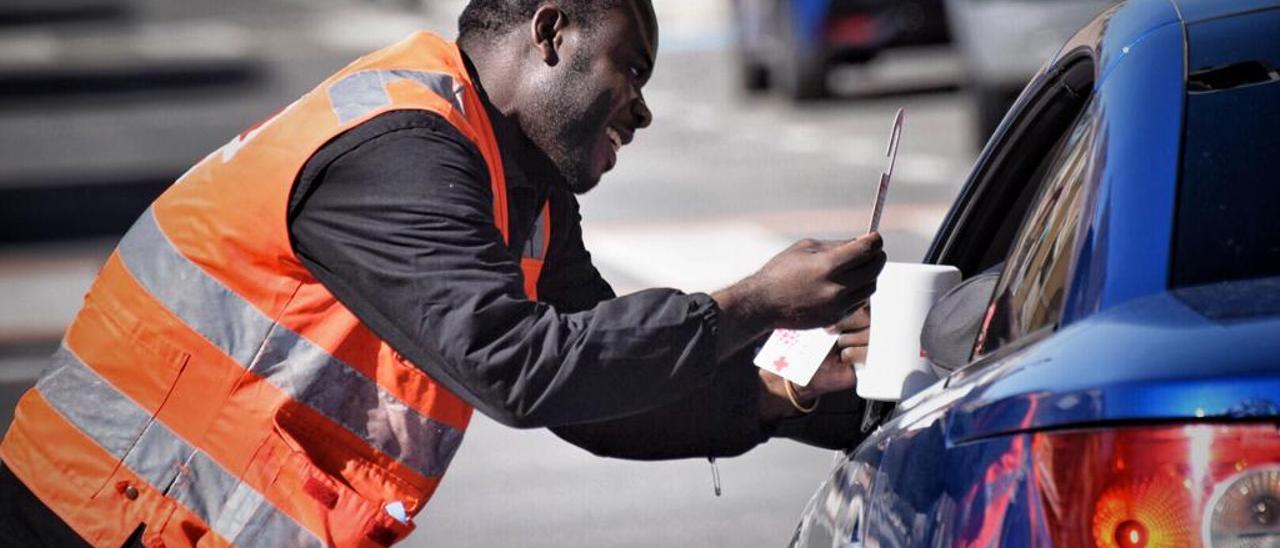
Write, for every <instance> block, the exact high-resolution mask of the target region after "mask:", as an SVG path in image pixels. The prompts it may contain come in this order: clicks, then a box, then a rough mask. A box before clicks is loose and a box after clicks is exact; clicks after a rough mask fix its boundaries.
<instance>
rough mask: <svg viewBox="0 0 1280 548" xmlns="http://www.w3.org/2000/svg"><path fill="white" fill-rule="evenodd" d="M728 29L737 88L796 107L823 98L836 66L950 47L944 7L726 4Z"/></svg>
mask: <svg viewBox="0 0 1280 548" xmlns="http://www.w3.org/2000/svg"><path fill="white" fill-rule="evenodd" d="M733 21H734V26H735V31H736V34H737V38H738V61H739V65H740V66H739V68H740V71H741V77H742V85H743V87H744V88H745V89H747V90H748V91H761V90H764V89H767V88H770V87H776V88H777V89H779V90H781V91H782V93H784V94H785V95H786V96H788V97H790V98H792V99H795V100H805V99H816V98H821V97H824V96H826V95H828V93H829V87H828V85H827V75H828V72H829V71H830V69H831V67H833V66H835V65H839V64H846V63H866V62H868V61H870V60H871V59H872V58H873V57H875V56H876V54H877V53H879V52H880V51H881V50H882V49H884V48H887V47H897V46H910V45H927V44H938V43H945V42H947V41H948V40H949V39H950V38H949V32H950V31H949V29H948V27H947V22H946V15H945V13H944V7H943V0H733Z"/></svg>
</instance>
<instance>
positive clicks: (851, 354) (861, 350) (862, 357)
mask: <svg viewBox="0 0 1280 548" xmlns="http://www.w3.org/2000/svg"><path fill="white" fill-rule="evenodd" d="M866 361H867V347H865V346H859V347H854V348H845V349H842V350H840V363H842V364H845V365H853V364H855V363H864V362H866Z"/></svg>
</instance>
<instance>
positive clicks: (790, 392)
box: [782, 379, 822, 415]
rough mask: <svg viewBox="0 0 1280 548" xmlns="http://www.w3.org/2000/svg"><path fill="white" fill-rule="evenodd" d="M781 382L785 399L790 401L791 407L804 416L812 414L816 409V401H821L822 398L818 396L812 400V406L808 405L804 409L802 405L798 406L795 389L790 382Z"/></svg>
mask: <svg viewBox="0 0 1280 548" xmlns="http://www.w3.org/2000/svg"><path fill="white" fill-rule="evenodd" d="M782 382H783V385H782V388H783V390H784V391H785V392H786V393H787V399H788V400H790V401H791V406H792V407H795V408H796V409H797V410H799V411H800V412H801V413H804V414H806V415H807V414H809V413H812V412H813V410H814V409H817V408H818V401H820V400H821V399H822V396H818V397H817V398H814V400H813V405H810V406H809V407H808V408H806V407H804V406H803V405H800V397H799V396H796V388H795V386H794V385H792V384H791V381H789V380H786V379H783V381H782Z"/></svg>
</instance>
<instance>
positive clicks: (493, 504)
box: [0, 0, 974, 546]
mask: <svg viewBox="0 0 1280 548" xmlns="http://www.w3.org/2000/svg"><path fill="white" fill-rule="evenodd" d="M657 4H658V8H657V9H658V11H659V15H660V18H661V19H662V25H663V27H662V28H663V35H662V42H661V43H662V45H661V48H662V49H661V51H660V54H659V60H658V67H657V73H656V74H655V76H654V79H653V81H652V83H651V84H650V85H649V86H648V87H647V88H646V95H647V99H648V102H649V104H650V106H651V108H652V109H653V111H654V113H655V121H654V124H653V126H652V127H651V128H649V129H645V130H642V131H640V132H639V133H638V134H637V136H636V140H635V142H634V143H632V144H631V145H630V146H628V147H627V148H625V149H624V150H623V151H622V152H621V154H620V158H619V165H618V167H617V168H616V169H615V171H614V172H613V173H610V174H609V175H607V176H606V178H605V180H604V182H603V183H602V185H601V187H600V188H598V189H597V190H595V191H593V192H592V193H590V194H589V195H587V196H586V197H584V199H583V213H584V217H585V221H584V222H585V225H586V233H587V241H588V245H589V247H590V249H591V250H592V251H593V254H594V257H595V259H596V262H597V264H598V266H599V267H600V269H601V271H602V272H604V274H605V275H606V277H607V278H609V279H610V280H611V281H613V282H614V285H615V287H616V288H617V289H618V290H619V292H621V293H625V292H629V291H633V290H636V289H640V288H644V287H650V286H655V285H661V286H674V287H679V288H682V289H686V290H689V291H697V290H702V291H708V290H714V289H717V288H719V287H722V286H724V285H726V284H728V283H731V282H733V281H734V280H736V279H738V278H741V277H742V276H745V275H747V274H749V273H750V272H751V271H752V270H753V269H754V268H756V267H758V266H759V265H760V264H762V263H763V261H764V260H765V259H767V258H768V257H769V256H771V255H772V254H773V253H775V252H777V251H778V250H780V249H782V248H783V247H785V246H786V245H787V244H788V243H790V242H791V241H793V240H795V239H797V238H801V237H822V238H840V237H850V236H854V235H857V234H859V233H861V232H862V231H863V230H865V226H866V223H867V221H868V216H869V209H868V208H869V202H870V201H871V198H872V192H873V184H874V182H875V180H876V176H877V174H878V172H879V170H880V169H881V167H882V166H883V153H884V148H883V147H884V140H885V138H886V136H887V131H888V128H889V123H890V120H891V117H892V115H893V112H894V111H895V110H896V109H897V108H898V107H899V106H904V107H905V108H906V109H907V116H906V125H905V131H904V134H903V139H902V145H901V156H900V159H899V164H898V169H897V174H896V176H895V182H894V187H893V188H892V190H891V193H890V196H889V202H888V203H889V205H888V208H887V212H886V214H885V219H884V224H883V232H884V234H885V239H886V245H887V249H888V251H889V254H890V258H891V260H898V261H914V260H918V259H919V258H920V256H921V254H922V253H923V251H924V249H925V247H926V246H927V244H928V240H929V238H930V237H931V235H932V233H933V230H934V229H935V227H936V225H937V223H938V221H939V220H940V219H941V217H942V215H943V214H945V212H946V207H947V205H948V204H949V203H950V201H951V198H952V197H953V196H954V194H955V192H956V191H957V190H958V187H959V184H960V183H961V182H962V178H963V175H964V173H965V172H966V170H967V168H968V165H969V162H970V161H971V158H972V154H973V148H974V147H973V144H972V143H971V142H970V130H969V127H968V124H969V116H970V113H969V107H968V105H967V104H966V103H965V102H964V100H963V97H962V96H961V95H959V94H957V93H955V92H953V91H945V90H947V89H948V88H950V87H953V86H954V84H955V79H956V68H955V65H954V60H953V59H952V58H951V57H950V56H951V53H950V52H947V51H943V50H935V51H929V52H915V53H901V54H898V53H895V54H893V55H890V56H888V57H887V58H886V59H883V60H881V61H878V62H877V63H874V64H873V65H872V66H870V67H867V68H865V69H850V70H846V71H843V72H841V73H839V74H837V75H836V80H837V83H838V84H839V85H838V89H839V90H841V93H840V96H839V97H838V98H836V99H834V100H830V101H824V102H819V103H816V104H812V105H806V106H803V107H795V106H792V105H790V104H788V103H786V102H784V101H782V100H780V99H777V98H773V97H769V96H762V97H746V96H743V95H742V94H740V93H739V92H738V91H737V90H736V89H735V88H734V87H733V83H734V81H735V80H734V74H733V73H732V64H731V63H732V54H731V52H730V51H729V49H728V38H729V33H728V30H727V28H726V27H725V26H724V23H723V20H722V18H723V15H724V9H723V6H719V5H718V4H714V3H711V2H705V3H704V2H696V3H695V2H680V1H678V0H660V1H658V2H657ZM137 5H138V6H141V8H140V9H139V12H140V13H144V14H145V17H143V18H142V20H141V23H139V24H143V23H145V24H148V25H154V26H155V27H154V28H157V29H164V28H165V27H166V26H173V25H179V24H183V25H188V24H191V21H195V22H197V23H199V24H198V25H196V26H189V27H184V28H196V29H203V30H199V31H198V32H202V33H204V34H202V35H200V36H213V35H216V34H217V33H222V34H221V35H222V36H224V37H229V38H227V39H228V40H231V41H233V42H237V44H236V45H235V47H234V48H228V49H227V52H228V53H227V54H228V55H231V56H233V57H236V56H238V57H236V58H240V59H243V60H247V61H251V62H252V64H254V66H255V67H257V68H256V69H255V70H257V71H259V72H257V73H255V74H256V76H254V77H253V78H250V79H248V80H244V81H235V82H228V83H225V85H211V86H209V87H207V88H202V89H182V88H175V89H164V90H153V91H150V92H147V91H144V92H138V91H136V90H135V91H128V90H125V91H119V90H117V91H112V92H111V93H108V94H105V95H101V96H99V95H85V96H78V95H74V94H73V95H68V96H65V97H37V98H34V99H32V100H31V101H30V102H23V101H15V99H13V98H12V97H9V98H3V97H0V186H3V185H5V184H8V185H36V186H39V185H42V184H43V185H49V184H54V183H57V184H72V185H76V184H79V185H92V184H94V181H104V183H103V184H108V185H110V184H111V182H112V181H119V180H121V179H129V177H130V176H133V175H137V174H142V175H146V177H142V176H141V175H139V176H138V177H137V178H140V179H147V178H148V177H149V178H150V179H148V180H151V179H155V180H159V181H160V183H155V184H163V181H164V180H166V178H171V177H172V176H174V175H176V174H177V173H179V172H180V171H181V170H182V169H183V168H185V166H186V165H188V164H190V163H192V162H194V161H195V160H197V159H198V158H199V157H201V156H203V154H205V153H207V152H208V151H209V150H212V149H213V148H215V147H217V146H218V145H220V144H221V143H222V142H224V141H226V140H227V139H228V138H230V136H231V135H233V134H235V133H236V132H238V131H239V130H240V129H241V128H242V127H244V126H247V125H248V124H250V123H252V122H253V121H254V120H256V119H258V118H260V117H262V116H265V115H267V114H270V113H271V112H272V111H274V110H275V109H276V108H279V107H280V106H282V105H283V104H285V103H287V102H288V101H290V100H292V98H294V97H296V96H297V95H299V94H301V93H302V92H304V91H306V90H307V89H308V88H309V87H310V86H311V85H314V83H315V82H317V81H319V80H320V79H321V78H323V77H324V76H326V75H327V74H328V73H330V72H332V71H334V70H336V69H337V68H340V67H341V66H342V65H343V64H345V62H347V61H349V60H350V59H351V58H352V57H353V56H355V55H358V54H359V53H361V52H364V51H366V50H370V49H373V48H376V47H378V46H379V45H381V44H384V43H388V42H390V41H393V40H395V39H397V38H399V37H400V36H402V35H404V34H405V33H407V32H409V31H410V30H412V29H414V28H427V29H430V30H435V31H438V32H443V33H446V34H451V33H452V26H453V19H454V18H455V17H456V14H457V13H458V11H459V10H460V9H461V6H462V2H459V1H449V2H434V3H432V2H428V5H427V6H426V9H425V15H422V14H421V12H417V13H415V14H413V15H410V14H408V13H407V12H404V11H401V10H400V9H399V8H396V7H394V4H393V3H377V4H372V5H370V4H353V3H347V2H343V1H338V0H329V1H323V2H303V1H301V0H296V1H282V0H277V1H276V2H252V1H249V0H239V1H232V2H218V3H192V2H184V3H182V4H180V5H174V4H173V3H171V2H164V1H161V0H149V1H147V2H139V3H137ZM197 11H201V12H203V13H197ZM15 32H17V31H14V30H2V29H0V42H2V43H6V44H14V43H22V42H21V41H20V40H19V41H18V42H14V41H12V40H14V39H15V38H14V33H15ZM23 32H29V31H23ZM40 32H44V31H37V32H36V33H35V34H34V35H30V34H29V35H28V36H27V37H26V39H27V40H35V41H36V42H39V41H40V40H42V39H41V38H39V36H40ZM156 32H160V33H161V34H162V35H163V36H167V35H164V34H163V32H162V31H156ZM46 34H47V33H46ZM32 36H35V38H32ZM22 38H23V37H22V36H18V37H17V39H22ZM5 40H10V41H8V42H5ZM161 43H163V40H161ZM27 45H28V46H29V47H34V46H30V44H27ZM131 47H132V46H131ZM144 47H150V46H144ZM6 60H7V59H5V58H3V56H2V55H0V61H6ZM4 66H7V65H4V64H3V63H0V69H2V68H3V67H4ZM938 90H943V91H938ZM926 92H927V93H926ZM48 181H53V182H54V183H50V182H48ZM86 181H87V182H86ZM107 188H108V189H113V188H116V187H111V186H108V187H107ZM0 192H3V188H0ZM6 207H17V206H14V205H13V204H10V205H8V206H6ZM83 215H92V211H88V212H84V213H83ZM113 241H114V237H113V236H112V235H110V234H108V235H105V236H104V237H101V238H90V239H83V238H80V239H75V240H72V241H58V242H54V243H50V242H48V241H42V242H37V243H27V244H20V245H18V244H8V245H4V246H0V398H2V401H0V408H2V409H0V413H3V414H4V421H5V424H7V421H8V413H10V412H11V409H12V405H13V402H14V401H16V398H17V396H18V394H19V393H20V391H21V390H22V389H23V388H25V387H26V386H28V385H29V384H30V383H31V382H33V381H34V379H35V376H36V375H37V374H38V372H39V370H40V367H41V366H42V364H43V356H45V355H47V354H48V353H49V352H50V351H51V350H52V348H53V346H54V345H56V343H57V339H58V337H59V336H60V334H61V331H62V330H63V329H64V328H65V325H66V323H67V322H68V321H69V320H70V318H71V317H72V315H74V313H75V311H76V309H77V308H78V306H79V301H80V298H81V295H83V293H84V291H85V289H86V288H87V287H88V284H89V282H90V281H91V280H92V277H93V275H94V273H95V272H96V270H97V267H98V265H99V264H100V263H101V261H102V260H103V259H105V257H106V254H107V253H109V251H110V247H111V245H112V242H113ZM853 427H854V426H853V425H850V428H853ZM832 459H833V454H832V452H830V451H825V450H820V449H814V448H810V447H806V446H802V445H798V444H795V443H792V442H788V441H774V442H770V443H768V444H766V445H765V446H762V447H760V448H758V449H756V450H755V451H753V452H752V453H750V454H748V455H746V456H743V457H740V458H735V459H726V460H721V461H719V466H720V472H721V476H722V480H723V484H724V494H723V496H721V497H716V496H715V495H714V494H713V492H712V482H711V468H710V466H709V465H708V463H707V462H706V461H705V460H687V461H678V462H665V463H633V462H626V461H618V460H605V459H600V458H597V457H593V456H591V455H589V454H587V453H585V452H583V451H581V450H578V449H576V448H574V447H572V446H570V445H568V444H566V443H564V442H561V441H560V440H558V439H557V438H555V437H554V436H552V435H551V434H549V433H547V432H545V431H539V430H534V431H516V430H512V429H508V428H505V427H502V426H499V425H497V424H495V423H493V422H492V421H490V420H488V419H486V418H484V417H482V416H480V415H478V414H477V415H476V418H475V419H474V420H473V423H472V426H471V428H470V430H469V431H468V433H467V441H466V442H465V443H464V444H463V446H462V449H461V450H460V452H459V454H458V456H457V458H456V459H455V461H454V464H453V467H452V468H451V470H450V472H449V474H448V476H447V477H446V479H445V480H444V482H443V484H442V486H441V488H440V490H439V492H438V493H437V495H436V497H435V498H434V499H432V501H431V503H430V505H429V506H428V508H427V509H426V511H425V513H424V514H422V516H420V517H419V520H418V522H419V523H418V530H417V531H416V532H415V533H414V534H413V536H411V537H410V539H409V540H408V541H407V542H406V543H405V545H408V546H598V545H609V546H655V545H676V546H778V545H780V544H783V543H785V542H786V540H787V539H788V538H789V535H790V534H791V530H792V527H793V526H794V525H795V522H796V518H797V516H798V515H799V512H800V510H801V509H802V507H803V505H804V503H805V502H806V500H807V498H808V496H809V495H810V494H811V493H812V492H813V491H814V489H815V488H816V487H817V485H818V483H819V482H820V481H821V480H822V479H823V478H824V477H825V476H826V473H827V472H828V471H829V467H830V465H831V463H832Z"/></svg>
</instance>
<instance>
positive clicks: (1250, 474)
mask: <svg viewBox="0 0 1280 548" xmlns="http://www.w3.org/2000/svg"><path fill="white" fill-rule="evenodd" d="M1032 451H1033V453H1034V456H1035V459H1034V462H1035V467H1034V470H1033V471H1032V473H1033V474H1034V475H1035V480H1036V481H1035V484H1036V486H1037V487H1038V489H1039V491H1040V498H1041V501H1042V502H1043V508H1044V511H1045V519H1046V522H1047V523H1048V525H1049V531H1048V533H1049V535H1050V537H1051V538H1052V539H1053V543H1054V545H1056V546H1098V547H1106V548H1113V547H1115V548H1139V547H1149V548H1156V547H1163V546H1169V547H1186V546H1214V547H1280V430H1278V429H1277V426H1276V425H1274V424H1234V425H1216V424H1195V425H1183V426H1164V427H1132V428H1121V429H1113V430H1079V431H1062V432H1045V433H1038V434H1035V435H1034V436H1032Z"/></svg>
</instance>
